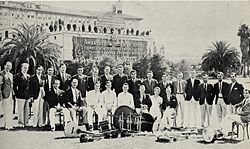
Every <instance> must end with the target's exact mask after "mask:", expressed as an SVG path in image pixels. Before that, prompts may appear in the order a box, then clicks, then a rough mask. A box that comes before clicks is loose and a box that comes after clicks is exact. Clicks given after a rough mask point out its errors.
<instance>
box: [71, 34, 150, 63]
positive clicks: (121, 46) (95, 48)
mask: <svg viewBox="0 0 250 149" xmlns="http://www.w3.org/2000/svg"><path fill="white" fill-rule="evenodd" d="M72 40H73V58H74V59H78V58H81V57H85V58H93V59H94V58H96V57H100V56H103V55H108V56H112V57H114V58H116V59H118V58H121V57H129V58H132V59H138V58H140V57H141V56H143V55H145V54H146V53H147V41H138V40H129V39H112V38H110V39H107V38H106V39H105V38H87V37H75V36H73V39H72Z"/></svg>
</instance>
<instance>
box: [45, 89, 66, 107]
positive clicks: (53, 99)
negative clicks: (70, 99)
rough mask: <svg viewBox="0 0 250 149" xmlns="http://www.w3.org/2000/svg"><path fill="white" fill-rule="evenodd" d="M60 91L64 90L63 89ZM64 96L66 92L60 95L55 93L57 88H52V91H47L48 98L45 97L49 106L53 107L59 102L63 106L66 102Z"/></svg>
mask: <svg viewBox="0 0 250 149" xmlns="http://www.w3.org/2000/svg"><path fill="white" fill-rule="evenodd" d="M60 92H62V90H61V91H60ZM63 96H64V93H61V94H60V95H57V94H56V93H55V90H54V89H53V88H52V89H51V90H50V91H48V92H47V95H46V97H47V98H45V100H46V101H47V102H48V104H49V108H53V107H54V106H56V105H57V104H58V103H59V104H60V105H61V106H63V105H64V104H65V101H64V99H63Z"/></svg>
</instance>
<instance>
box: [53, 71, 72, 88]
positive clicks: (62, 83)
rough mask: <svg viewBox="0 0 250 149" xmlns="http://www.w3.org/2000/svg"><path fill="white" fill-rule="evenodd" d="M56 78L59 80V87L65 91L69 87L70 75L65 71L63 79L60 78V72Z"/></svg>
mask: <svg viewBox="0 0 250 149" xmlns="http://www.w3.org/2000/svg"><path fill="white" fill-rule="evenodd" d="M56 78H57V79H58V80H59V81H60V87H59V89H61V90H64V91H66V90H67V89H69V88H70V83H71V82H70V81H71V75H70V74H67V73H66V78H65V80H63V79H62V77H61V74H60V73H59V74H58V75H57V76H56Z"/></svg>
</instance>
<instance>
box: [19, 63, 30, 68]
mask: <svg viewBox="0 0 250 149" xmlns="http://www.w3.org/2000/svg"><path fill="white" fill-rule="evenodd" d="M24 65H28V66H29V64H28V63H22V64H21V68H23V66H24Z"/></svg>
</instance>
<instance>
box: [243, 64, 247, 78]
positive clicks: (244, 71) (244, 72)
mask: <svg viewBox="0 0 250 149" xmlns="http://www.w3.org/2000/svg"><path fill="white" fill-rule="evenodd" d="M243 78H246V62H244V65H243Z"/></svg>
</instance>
